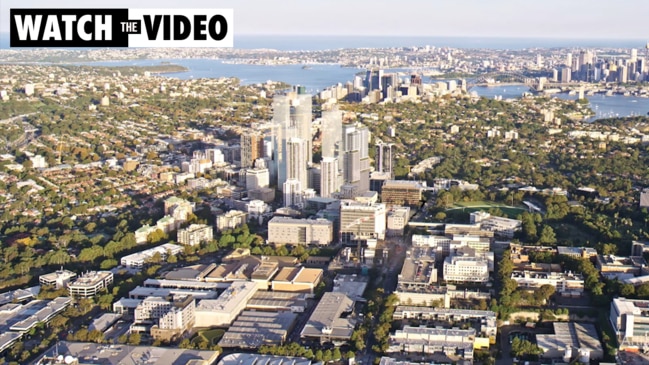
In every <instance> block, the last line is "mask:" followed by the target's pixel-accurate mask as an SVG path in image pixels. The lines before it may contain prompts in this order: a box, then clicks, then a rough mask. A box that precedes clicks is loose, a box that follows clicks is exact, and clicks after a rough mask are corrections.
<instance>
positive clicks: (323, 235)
mask: <svg viewBox="0 0 649 365" xmlns="http://www.w3.org/2000/svg"><path fill="white" fill-rule="evenodd" d="M332 240H333V222H331V221H329V220H326V219H295V218H289V217H274V218H273V219H271V220H270V221H269V222H268V243H269V244H272V245H276V246H277V245H285V244H291V245H318V246H328V245H329V244H331V242H332Z"/></svg>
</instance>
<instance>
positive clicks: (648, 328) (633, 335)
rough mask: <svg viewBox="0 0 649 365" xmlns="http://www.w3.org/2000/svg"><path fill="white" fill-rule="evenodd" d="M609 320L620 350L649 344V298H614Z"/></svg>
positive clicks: (638, 347)
mask: <svg viewBox="0 0 649 365" xmlns="http://www.w3.org/2000/svg"><path fill="white" fill-rule="evenodd" d="M609 320H610V322H611V325H612V326H613V332H614V333H615V334H616V336H617V342H618V343H619V344H620V350H624V349H625V348H631V349H633V348H635V349H636V350H637V349H641V348H644V347H646V346H649V338H648V337H647V333H648V332H649V300H640V299H626V298H614V299H613V301H612V302H611V312H610V318H609Z"/></svg>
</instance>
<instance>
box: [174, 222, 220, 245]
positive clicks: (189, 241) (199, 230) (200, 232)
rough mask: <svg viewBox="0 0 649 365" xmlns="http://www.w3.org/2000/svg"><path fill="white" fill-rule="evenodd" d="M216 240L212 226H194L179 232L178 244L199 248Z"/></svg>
mask: <svg viewBox="0 0 649 365" xmlns="http://www.w3.org/2000/svg"><path fill="white" fill-rule="evenodd" d="M213 238H214V233H213V230H212V227H211V226H208V225H207V224H192V225H190V226H189V227H187V228H185V229H180V230H178V243H181V244H183V245H189V246H197V245H200V244H201V243H203V242H209V241H211V240H212V239H213Z"/></svg>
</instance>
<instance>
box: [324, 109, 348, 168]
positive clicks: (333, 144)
mask: <svg viewBox="0 0 649 365" xmlns="http://www.w3.org/2000/svg"><path fill="white" fill-rule="evenodd" d="M342 123H343V113H342V112H341V111H340V110H338V105H333V106H332V107H331V108H330V109H328V110H323V111H322V157H323V158H325V157H331V158H335V159H338V158H340V157H341V155H342V148H343V140H342V138H343V125H342Z"/></svg>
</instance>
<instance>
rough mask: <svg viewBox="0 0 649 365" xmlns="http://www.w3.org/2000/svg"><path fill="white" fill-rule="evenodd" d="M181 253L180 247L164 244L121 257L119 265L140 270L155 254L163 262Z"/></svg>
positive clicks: (181, 248)
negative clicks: (170, 256)
mask: <svg viewBox="0 0 649 365" xmlns="http://www.w3.org/2000/svg"><path fill="white" fill-rule="evenodd" d="M182 251H183V247H182V246H180V245H174V244H173V243H165V244H162V245H160V246H157V247H153V248H150V249H148V250H144V251H141V252H136V253H134V254H130V255H127V256H124V257H122V259H121V261H120V262H121V264H122V265H123V266H126V267H132V268H142V267H144V264H146V263H147V261H148V260H150V259H151V258H153V257H154V256H155V254H159V255H160V259H161V260H162V261H165V260H166V259H167V257H168V256H169V255H177V254H179V253H181V252H182Z"/></svg>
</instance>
